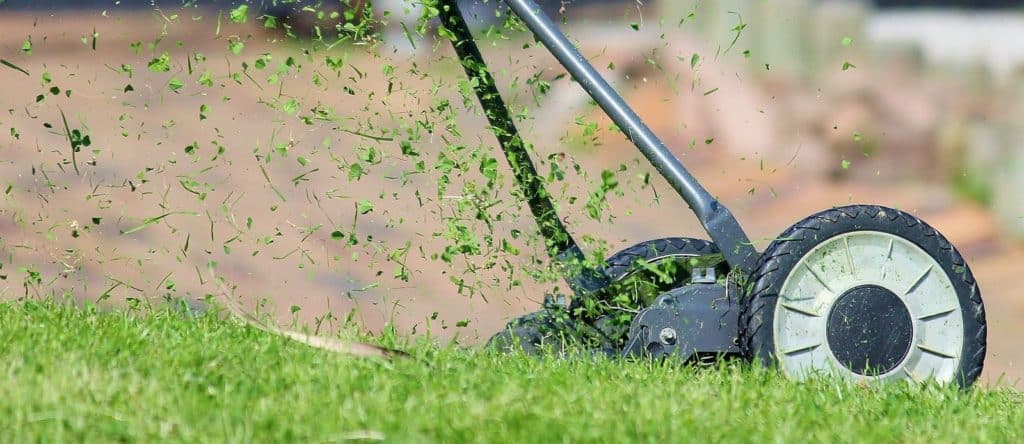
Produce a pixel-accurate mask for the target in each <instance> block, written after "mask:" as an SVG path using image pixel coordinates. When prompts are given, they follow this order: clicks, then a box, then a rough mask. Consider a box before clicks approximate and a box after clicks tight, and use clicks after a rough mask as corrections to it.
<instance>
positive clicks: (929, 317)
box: [917, 307, 957, 321]
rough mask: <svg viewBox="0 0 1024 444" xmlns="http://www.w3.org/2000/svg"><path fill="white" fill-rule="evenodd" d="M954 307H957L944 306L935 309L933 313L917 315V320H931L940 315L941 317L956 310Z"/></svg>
mask: <svg viewBox="0 0 1024 444" xmlns="http://www.w3.org/2000/svg"><path fill="white" fill-rule="evenodd" d="M956 309H957V307H953V308H944V309H942V310H939V311H936V312H934V313H930V314H926V315H923V316H919V317H918V318H917V320H919V321H931V320H933V319H938V318H940V317H943V316H945V315H948V314H950V313H953V312H954V311H956Z"/></svg>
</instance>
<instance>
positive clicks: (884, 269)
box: [438, 0, 986, 387]
mask: <svg viewBox="0 0 1024 444" xmlns="http://www.w3.org/2000/svg"><path fill="white" fill-rule="evenodd" d="M504 1H505V3H506V4H507V5H508V7H509V8H510V10H511V12H512V13H514V14H515V15H516V16H518V18H519V19H520V20H522V22H523V23H525V25H526V26H527V27H528V28H529V29H530V30H531V31H532V32H533V34H534V35H535V37H536V39H537V40H539V41H540V43H541V44H543V45H544V46H545V47H546V48H547V49H548V50H549V51H550V52H551V53H552V54H553V55H554V56H555V58H556V59H557V60H558V61H559V62H560V64H561V65H562V66H563V67H565V69H566V70H567V71H568V72H569V73H570V74H571V75H572V77H573V78H574V79H575V80H576V82H577V83H579V84H580V85H581V86H582V87H583V89H585V90H586V92H587V93H588V94H589V95H590V96H591V97H592V98H593V99H594V100H595V101H596V102H597V104H598V105H599V106H600V107H601V108H602V109H603V110H604V111H605V113H607V114H608V116H609V117H611V119H612V121H613V122H614V123H615V124H616V125H617V126H618V127H619V128H620V129H621V130H622V131H623V133H624V134H625V135H626V137H628V138H629V140H630V141H631V142H633V144H634V145H636V147H637V148H638V149H639V150H640V152H641V153H643V155H644V156H645V157H646V158H647V159H648V160H650V162H651V163H652V164H653V165H654V167H655V168H656V169H657V171H658V172H659V173H660V174H661V175H662V176H664V177H665V179H666V180H667V181H668V183H669V184H671V186H672V188H673V189H675V191H676V192H678V193H679V195H680V196H681V197H682V198H683V200H684V201H685V202H686V203H687V205H689V207H690V209H691V210H692V211H693V213H694V215H696V217H697V219H699V220H700V222H701V224H702V225H703V227H704V229H705V230H706V232H707V234H708V236H709V237H710V239H711V240H710V241H705V240H699V239H688V238H668V239H658V240H652V241H647V242H643V243H640V244H638V245H636V246H633V247H630V248H627V249H625V250H623V251H621V252H618V253H616V254H614V255H612V256H611V257H609V258H608V259H607V260H606V261H605V263H604V264H603V265H601V266H596V267H595V266H586V265H584V264H586V263H587V260H586V257H585V255H584V254H583V252H582V251H581V249H580V248H579V246H578V245H577V243H576V241H575V240H574V239H573V237H572V236H571V235H570V233H569V232H568V231H567V230H566V227H565V226H564V225H563V224H562V221H561V219H559V217H558V215H557V214H556V211H555V206H554V204H553V203H552V201H551V198H550V194H548V192H547V191H546V190H545V188H544V183H543V179H542V178H541V177H540V176H539V175H538V174H537V171H536V169H535V167H534V164H533V161H532V159H531V158H530V154H529V152H528V150H527V148H526V145H525V144H524V142H523V140H522V138H521V137H520V135H519V132H518V130H517V128H516V126H515V123H514V121H513V119H512V117H511V116H510V113H509V111H508V108H507V107H506V106H505V103H504V102H503V100H502V98H501V95H500V94H499V92H498V89H497V88H496V86H495V81H494V78H493V76H492V75H491V73H490V71H489V70H488V68H487V64H486V63H485V62H484V59H483V57H482V56H481V54H480V50H479V48H478V47H477V45H476V43H475V41H474V39H473V34H472V33H471V31H470V29H469V27H468V26H467V23H466V19H465V17H464V15H463V12H462V11H461V10H460V9H459V5H458V1H457V0H440V1H439V4H438V6H439V7H440V17H441V20H442V26H444V27H445V28H446V29H447V30H448V31H449V32H450V33H451V35H452V36H454V37H453V39H452V43H453V45H454V48H455V51H456V53H457V55H458V57H459V59H460V61H461V63H462V65H463V67H464V68H465V71H466V74H467V75H468V76H469V77H470V78H472V79H473V80H475V82H474V85H475V92H476V95H477V97H478V99H479V100H480V102H481V105H482V108H483V109H484V111H485V113H486V116H487V118H488V121H489V123H490V125H491V127H492V129H493V130H494V133H495V135H496V136H497V139H498V142H499V144H500V146H501V148H502V150H503V151H504V153H505V155H506V157H507V160H508V163H509V165H510V166H511V169H512V172H513V176H514V178H515V182H516V186H517V187H518V190H519V191H520V192H521V194H522V196H523V197H524V198H525V200H526V202H527V203H528V206H529V208H530V211H531V213H532V215H533V217H534V218H535V219H536V221H537V223H538V226H539V229H540V232H541V234H542V235H543V237H544V238H545V239H546V241H547V245H548V246H549V247H550V248H549V252H550V253H551V256H552V259H553V260H554V261H556V262H557V263H558V264H559V265H560V267H559V268H560V269H563V270H566V271H565V276H564V278H565V280H566V282H567V284H568V287H569V288H570V289H571V291H572V293H573V294H572V295H571V298H570V302H569V303H568V304H566V303H565V302H564V299H563V297H553V298H549V300H548V302H546V303H545V304H544V305H545V306H544V308H543V309H542V310H541V311H539V312H537V313H533V314H530V315H527V316H525V317H522V318H519V319H516V320H514V321H512V322H511V323H509V325H508V326H507V328H506V329H505V330H504V331H502V332H500V333H498V334H497V335H495V337H494V338H492V339H491V345H492V346H494V347H497V348H500V349H511V348H513V347H521V348H522V349H524V350H525V351H527V352H533V351H538V350H541V349H543V348H545V347H561V346H562V345H563V344H564V343H566V342H567V341H573V342H578V343H580V344H582V345H583V346H586V347H590V348H591V349H593V350H597V351H600V352H604V353H607V354H609V355H613V356H633V357H654V358H657V357H672V358H674V359H680V360H684V361H699V360H704V359H708V358H715V357H721V356H730V355H731V356H739V357H742V358H745V359H751V360H757V361H759V362H761V363H763V364H765V365H767V366H774V367H777V368H779V369H780V370H781V371H782V372H783V374H785V375H786V376H787V377H790V378H793V379H797V380H802V379H806V378H808V377H811V376H814V375H819V374H823V375H831V376H835V377H839V378H843V379H847V380H851V381H857V382H859V381H871V380H881V381H886V382H890V381H898V380H907V381H913V382H919V381H924V380H935V381H939V382H942V383H956V384H958V385H960V386H963V387H967V386H970V385H971V384H972V383H974V382H975V381H976V380H977V379H978V376H979V375H980V374H981V370H982V365H983V361H984V358H985V347H986V345H985V342H986V324H985V310H984V306H983V304H982V300H981V294H980V292H979V289H978V284H977V283H976V282H975V279H974V276H973V275H972V274H971V271H970V269H969V268H968V266H967V264H966V263H965V262H964V259H963V258H962V257H961V256H960V253H959V252H958V251H957V250H956V248H954V247H953V246H952V245H951V244H950V243H949V241H948V240H946V238H945V237H943V236H942V235H941V234H940V233H939V232H937V231H936V230H935V229H933V228H932V227H930V226H929V225H928V224H926V223H924V222H922V221H921V220H920V219H918V218H916V217H914V216H912V215H910V214H907V213H905V212H903V211H899V210H895V209H891V208H884V207H879V206H871V205H854V206H846V207H841V208H833V209H829V210H825V211H822V212H820V213H818V214H815V215H812V216H809V217H807V218H806V219H804V220H802V221H800V222H798V223H796V224H795V225H793V226H792V227H791V228H789V229H788V230H786V231H785V232H784V233H782V234H781V235H780V236H779V237H778V238H777V239H776V240H775V241H774V242H772V243H771V244H770V245H769V246H768V248H767V249H766V250H765V251H764V252H763V253H758V252H757V251H756V250H755V249H754V247H753V245H752V244H751V242H750V240H749V238H748V236H747V234H746V233H745V232H744V231H743V229H742V228H741V227H740V224H739V223H738V222H737V220H736V218H735V217H734V216H733V215H732V213H731V212H730V211H729V209H728V208H726V207H725V206H723V205H722V204H721V203H720V202H719V201H718V200H716V199H715V198H714V197H713V196H712V195H711V194H710V193H708V191H707V190H705V189H704V187H703V186H701V184H700V182H698V181H697V179H695V178H694V177H693V176H692V175H691V174H690V173H689V172H688V171H687V169H686V168H685V167H684V166H683V165H682V163H680V161H679V159H677V158H676V157H675V156H674V155H673V154H672V153H671V151H669V149H668V148H667V147H666V146H665V145H664V144H663V143H662V141H661V140H659V139H658V137H657V136H656V135H655V134H654V133H653V132H652V131H651V130H650V129H649V128H648V127H647V125H645V124H644V122H643V121H641V119H640V118H639V117H638V116H637V114H636V113H635V112H634V111H633V110H632V109H630V107H629V105H627V104H626V103H625V101H624V100H623V99H622V97H620V96H619V95H618V94H617V93H616V91H615V90H614V89H613V88H612V87H611V86H610V85H609V84H608V83H607V82H606V81H605V80H604V79H603V78H602V77H601V75H600V74H598V72H597V71H596V70H595V69H594V67H593V66H592V65H591V64H590V63H589V62H588V61H587V60H586V59H585V58H584V57H583V56H582V55H581V54H580V52H579V51H578V50H577V49H576V47H575V46H574V45H573V44H572V43H571V42H570V41H569V39H568V38H566V36H565V35H564V34H563V33H562V32H561V31H560V30H559V28H558V26H557V25H556V24H554V23H553V22H552V21H551V19H550V18H549V17H548V16H546V15H545V14H544V12H543V11H542V10H541V8H540V7H538V5H537V4H536V3H535V2H534V1H532V0H504ZM627 288H628V290H627ZM637 288H641V289H643V290H642V291H638V290H637ZM623 294H628V295H629V296H628V297H627V299H628V300H629V301H630V302H632V303H634V304H636V305H637V307H638V308H640V311H639V313H637V314H636V315H635V316H630V317H629V319H627V320H626V321H627V322H628V324H626V323H625V322H623V321H622V319H620V317H619V316H616V315H614V314H609V312H608V311H607V310H601V307H607V306H610V305H613V304H615V303H617V302H616V301H619V302H621V299H622V295H623Z"/></svg>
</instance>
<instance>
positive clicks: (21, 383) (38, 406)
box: [0, 303, 1024, 443]
mask: <svg viewBox="0 0 1024 444" xmlns="http://www.w3.org/2000/svg"><path fill="white" fill-rule="evenodd" d="M410 352H411V353H412V354H413V355H414V357H415V358H414V359H404V360H398V361H395V362H392V363H387V362H383V361H375V360H359V359H354V358H348V357H344V356H338V355H334V354H331V353H328V352H324V351H320V350H316V349H312V348H309V347H307V346H304V345H302V344H298V343H295V342H290V341H288V340H287V339H283V338H280V337H277V336H274V335H271V334H267V333H264V332H262V331H260V330H257V329H254V328H251V327H248V326H244V325H240V324H238V323H236V322H234V321H231V320H227V321H225V320H221V319H219V318H217V317H216V316H213V315H204V316H200V317H198V318H193V317H189V316H188V315H186V314H183V313H181V312H178V311H176V310H172V309H160V310H151V311H149V312H146V313H139V312H134V313H124V312H100V311H97V310H95V309H85V310H83V309H78V308H70V307H65V306H59V305H56V304H51V303H11V304H0V353H2V355H3V356H2V358H0V372H2V377H3V383H2V384H0V429H2V430H4V431H5V432H4V433H6V434H7V438H5V439H4V442H62V441H64V442H67V441H71V442H79V441H90V442H111V441H144V442H152V441H155V440H169V441H179V442H208V441H230V442H336V441H345V440H348V439H358V438H360V437H362V438H364V439H365V438H372V439H384V440H386V441H391V442H437V441H442V442H464V441H469V442H476V441H489V442H551V441H559V442H576V441H600V442H624V441H661V442H694V441H697V442H704V441H709V442H719V441H746V442H763V441H772V442H803V441H805V440H811V441H813V442H830V441H839V442H851V441H856V442H922V443H923V442H933V441H937V442H977V441H991V442H1020V440H1021V437H1022V436H1024V409H1022V401H1021V397H1020V395H1018V394H1017V393H1015V392H1011V391H993V390H987V389H976V390H973V391H967V392H962V391H958V390H956V389H947V388H938V387H918V388H914V387H907V386H899V387H882V388H879V387H853V386H845V385H840V384H834V383H828V382H825V381H822V382H815V383H808V384H794V383H789V382H786V381H784V380H782V379H781V378H780V377H778V376H776V375H775V374H774V373H772V372H769V371H761V370H756V369H755V370H750V369H744V368H742V366H740V365H736V364H734V365H723V366H722V368H717V369H695V368H688V367H683V366H678V365H671V364H653V363H644V362H618V361H609V360H604V359H592V358H578V359H571V360H557V359H545V360H538V359H531V358H527V357H522V356H498V355H495V354H491V353H486V352H482V351H474V350H458V349H453V348H438V347H432V346H419V347H413V348H412V350H410Z"/></svg>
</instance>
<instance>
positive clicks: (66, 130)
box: [57, 107, 82, 176]
mask: <svg viewBox="0 0 1024 444" xmlns="http://www.w3.org/2000/svg"><path fill="white" fill-rule="evenodd" d="M57 109H59V110H60V118H61V120H63V121H64V135H65V136H67V137H68V145H70V146H71V165H72V166H74V167H75V175H78V176H81V175H82V173H81V172H79V171H78V158H77V157H76V156H75V141H74V140H72V139H71V127H69V126H68V118H67V116H65V115H64V110H63V109H61V108H60V107H57Z"/></svg>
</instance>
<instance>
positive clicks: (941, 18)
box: [864, 9, 1024, 81]
mask: <svg viewBox="0 0 1024 444" xmlns="http://www.w3.org/2000/svg"><path fill="white" fill-rule="evenodd" d="M864 30H865V34H866V36H867V38H868V39H869V40H870V41H871V42H872V43H874V44H878V45H914V46H916V47H918V48H920V49H921V51H922V52H923V55H924V56H925V58H926V59H927V60H928V61H929V62H930V63H934V64H949V65H968V64H972V63H982V64H984V65H985V66H986V67H988V68H989V69H990V70H991V71H992V73H993V74H994V75H995V76H996V77H997V78H998V79H1000V80H1002V81H1005V80H1007V79H1008V78H1009V77H1010V76H1011V75H1012V74H1013V73H1014V72H1016V71H1018V70H1020V69H1022V68H1021V67H1022V65H1024V13H1021V12H1019V11H1018V10H1012V9H1009V10H1000V11H969V10H956V9H925V10H912V9H899V10H881V11H878V12H876V13H875V14H872V15H871V16H870V17H869V18H868V19H867V22H866V23H865V28H864Z"/></svg>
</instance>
